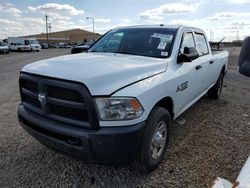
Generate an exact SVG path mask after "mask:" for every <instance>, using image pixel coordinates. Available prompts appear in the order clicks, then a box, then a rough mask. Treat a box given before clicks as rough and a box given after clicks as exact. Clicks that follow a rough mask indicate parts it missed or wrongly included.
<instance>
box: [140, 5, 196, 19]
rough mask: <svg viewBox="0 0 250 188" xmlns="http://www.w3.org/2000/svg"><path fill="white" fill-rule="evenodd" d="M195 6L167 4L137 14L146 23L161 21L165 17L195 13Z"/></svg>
mask: <svg viewBox="0 0 250 188" xmlns="http://www.w3.org/2000/svg"><path fill="white" fill-rule="evenodd" d="M195 9H196V6H195V5H194V6H191V5H188V4H184V3H167V4H164V5H161V6H159V7H158V8H154V9H148V10H145V11H144V12H142V13H140V14H139V18H140V19H142V20H148V21H162V20H163V18H164V16H165V15H172V14H184V13H189V12H193V11H195Z"/></svg>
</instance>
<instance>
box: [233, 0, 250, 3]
mask: <svg viewBox="0 0 250 188" xmlns="http://www.w3.org/2000/svg"><path fill="white" fill-rule="evenodd" d="M228 3H230V4H248V3H250V0H228Z"/></svg>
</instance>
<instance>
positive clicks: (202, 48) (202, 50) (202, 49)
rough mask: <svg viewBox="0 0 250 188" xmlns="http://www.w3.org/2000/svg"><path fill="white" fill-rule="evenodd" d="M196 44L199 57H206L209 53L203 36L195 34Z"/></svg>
mask: <svg viewBox="0 0 250 188" xmlns="http://www.w3.org/2000/svg"><path fill="white" fill-rule="evenodd" d="M195 36H196V42H197V50H198V52H199V55H200V56H203V55H206V54H208V53H209V50H208V46H207V41H206V38H205V36H204V35H203V34H201V33H195Z"/></svg>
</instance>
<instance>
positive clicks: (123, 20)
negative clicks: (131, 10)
mask: <svg viewBox="0 0 250 188" xmlns="http://www.w3.org/2000/svg"><path fill="white" fill-rule="evenodd" d="M120 20H121V22H123V23H131V22H132V20H130V19H127V18H122V19H120Z"/></svg>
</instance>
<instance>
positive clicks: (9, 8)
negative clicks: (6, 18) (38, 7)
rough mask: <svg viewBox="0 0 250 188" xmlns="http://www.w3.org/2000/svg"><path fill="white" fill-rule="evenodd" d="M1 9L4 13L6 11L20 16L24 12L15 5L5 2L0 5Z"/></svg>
mask: <svg viewBox="0 0 250 188" xmlns="http://www.w3.org/2000/svg"><path fill="white" fill-rule="evenodd" d="M0 11H1V12H2V13H6V14H9V15H12V16H15V17H20V16H21V14H22V11H21V10H19V9H18V8H16V7H15V5H13V4H11V3H4V4H2V5H0Z"/></svg>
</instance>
